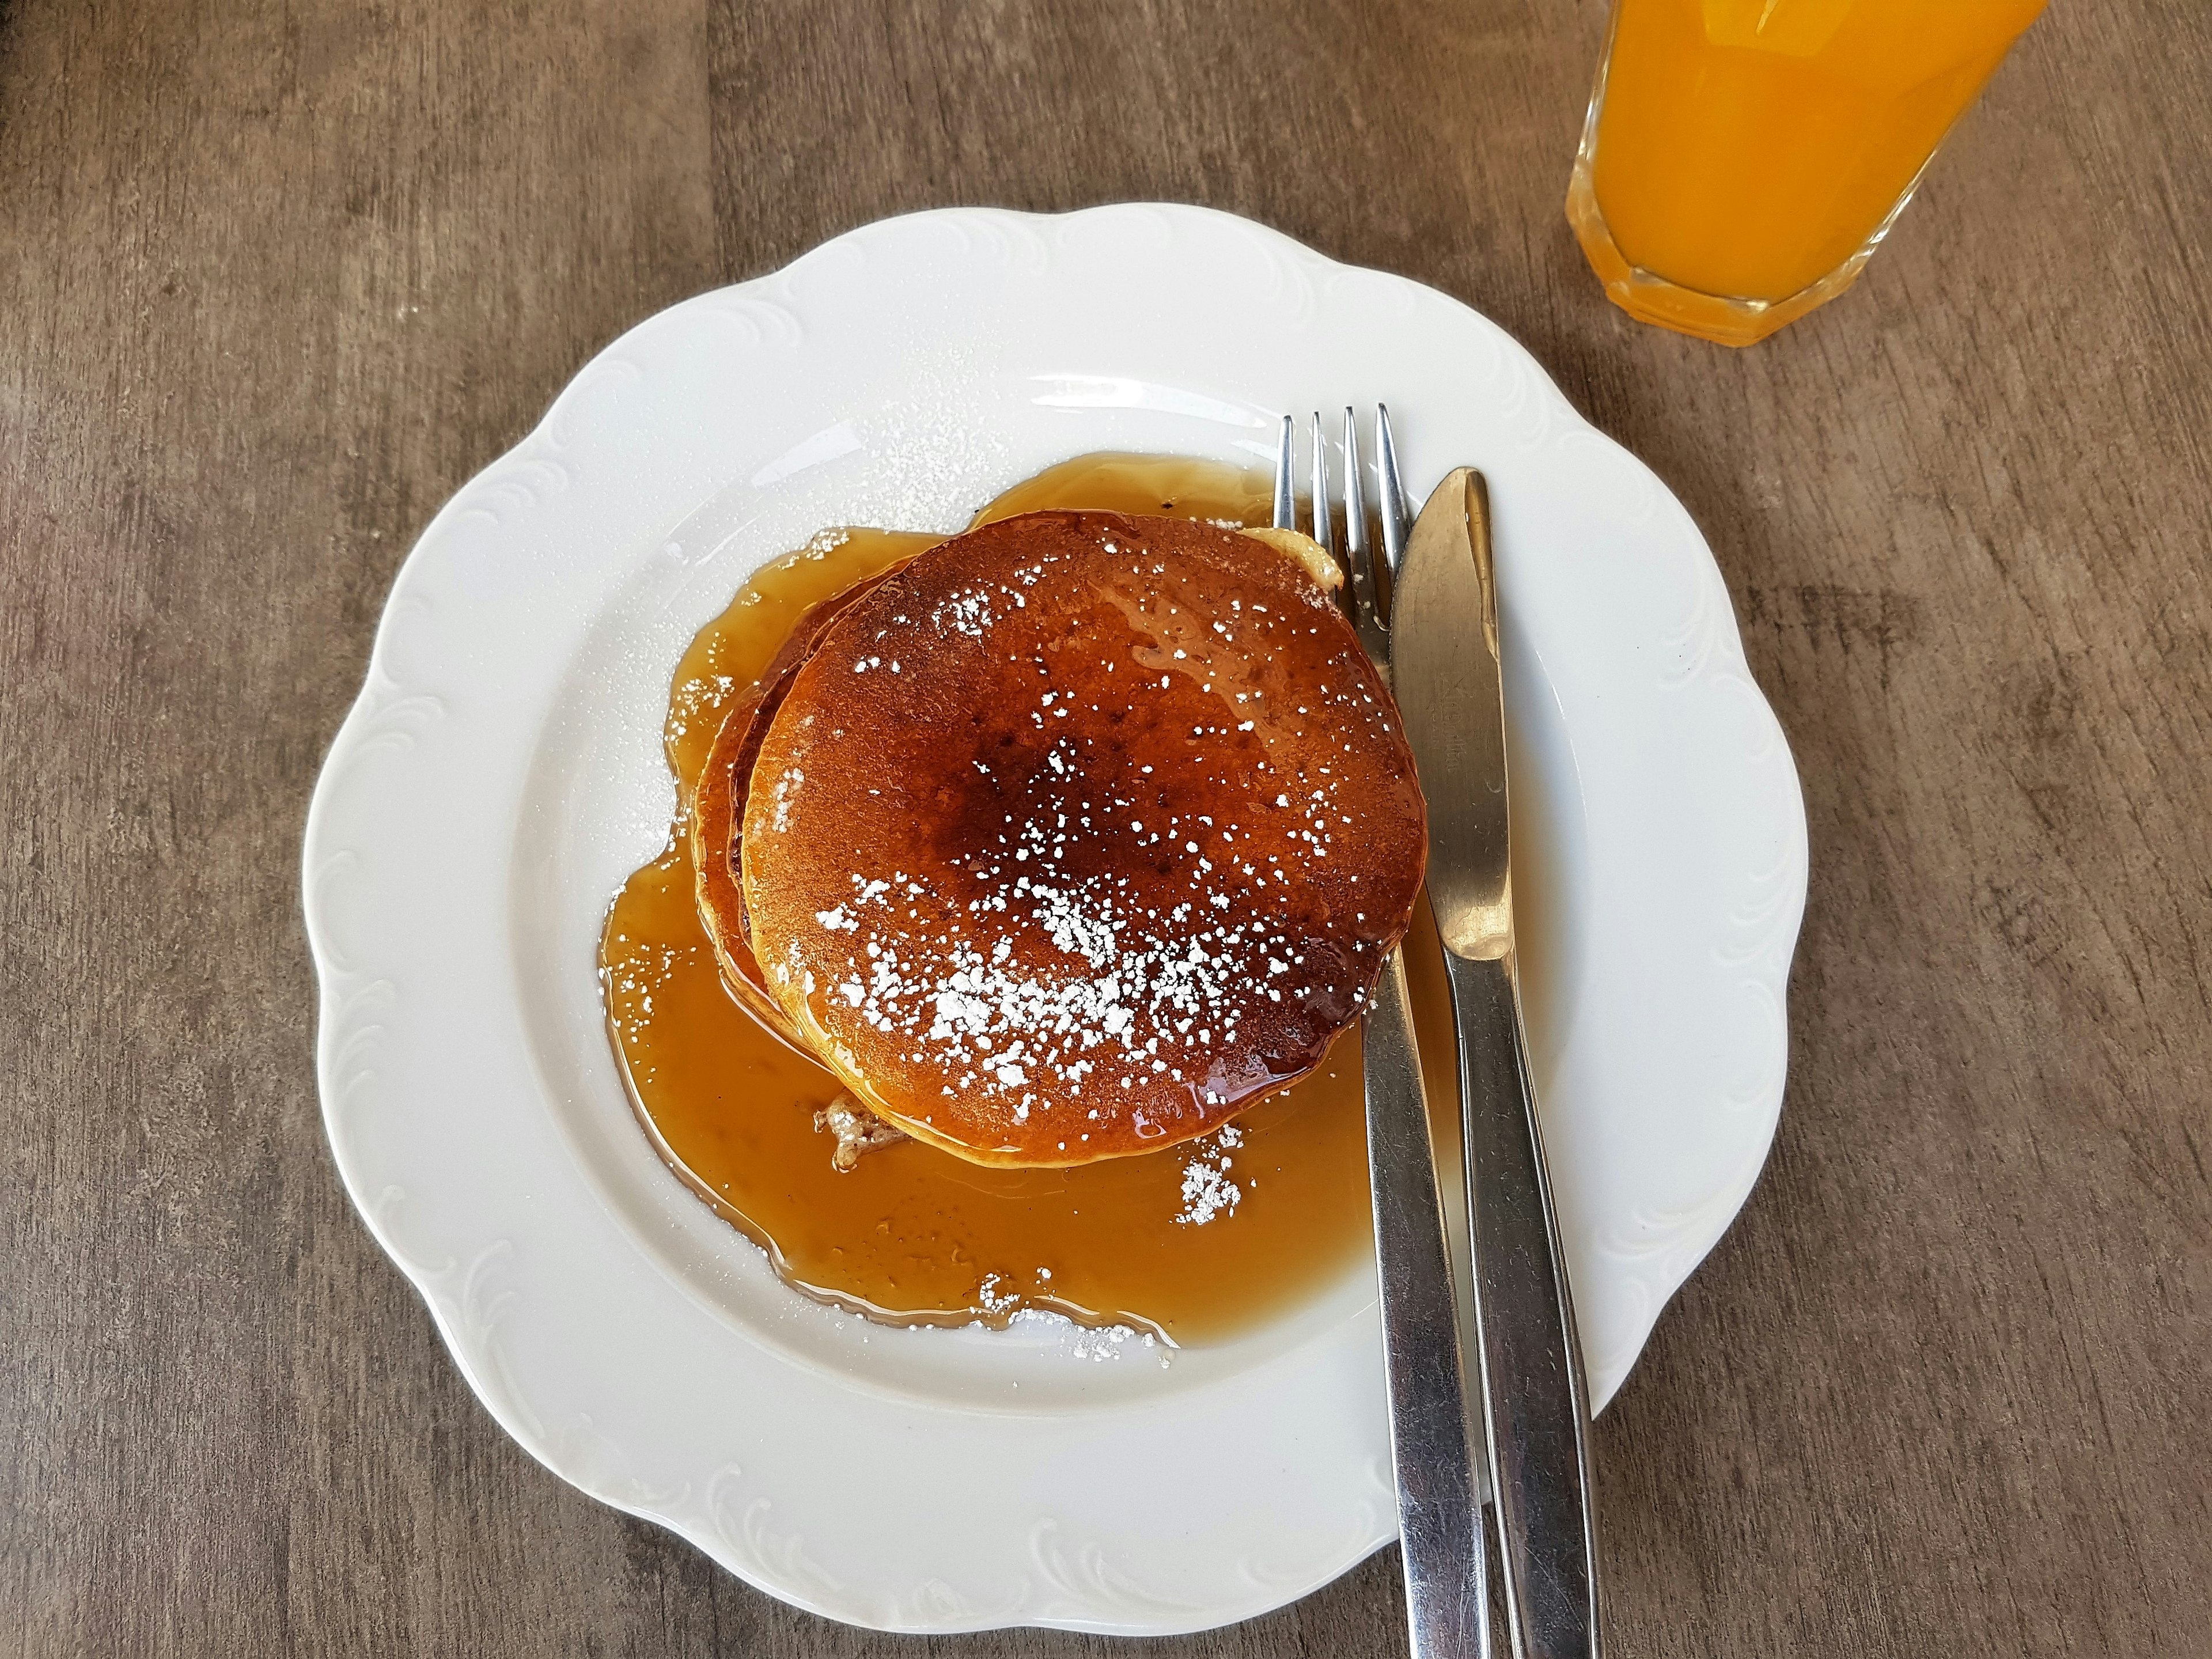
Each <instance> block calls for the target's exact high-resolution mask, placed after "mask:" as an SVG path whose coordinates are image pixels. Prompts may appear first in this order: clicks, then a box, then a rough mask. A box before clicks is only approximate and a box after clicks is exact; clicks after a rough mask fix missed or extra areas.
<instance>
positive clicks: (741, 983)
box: [684, 571, 890, 1057]
mask: <svg viewBox="0 0 2212 1659" xmlns="http://www.w3.org/2000/svg"><path fill="white" fill-rule="evenodd" d="M889 574H890V572H888V571H886V572H885V573H884V575H889ZM882 580H884V576H883V575H879V576H872V577H870V578H869V579H868V580H866V581H864V582H860V583H857V584H855V585H854V586H851V587H848V588H847V589H846V590H845V591H844V592H842V593H840V594H837V595H836V597H835V598H832V599H824V600H823V602H822V603H821V604H820V605H816V606H814V607H813V608H812V609H811V610H810V611H807V612H806V614H805V616H803V617H800V618H799V623H798V625H797V626H796V627H794V628H793V629H792V630H791V635H790V637H789V638H788V639H787V640H785V641H784V642H783V644H782V645H781V647H778V648H777V651H776V653H775V656H773V657H771V658H770V659H769V664H768V666H767V667H766V668H765V669H763V671H762V672H761V677H760V678H759V679H757V680H756V681H755V682H754V683H753V684H752V685H751V686H750V687H748V688H747V689H746V690H745V691H744V694H743V695H742V696H738V697H737V698H735V699H734V700H732V702H731V704H730V708H729V712H728V714H726V715H724V716H723V719H722V724H721V728H720V730H719V731H718V732H715V734H714V747H713V748H712V749H710V750H708V753H707V763H706V765H705V766H704V767H703V768H702V769H701V771H700V774H699V778H698V781H697V783H696V786H695V787H693V789H692V791H691V799H690V805H689V806H688V807H687V809H686V811H685V815H684V816H685V821H686V823H687V825H688V827H689V829H690V836H691V867H692V870H693V871H694V872H695V874H694V877H693V884H694V887H695V889H696V895H697V901H698V906H699V920H700V921H701V923H702V925H703V926H704V927H705V928H706V933H707V938H708V942H709V943H710V944H712V945H714V959H715V961H716V962H717V963H719V964H720V967H721V969H722V979H723V982H724V983H726V985H727V986H728V987H730V994H731V995H732V996H734V997H735V998H736V999H737V1000H738V1003H739V1005H740V1006H743V1007H744V1009H745V1011H746V1012H749V1013H750V1014H751V1015H752V1016H753V1017H754V1018H756V1019H757V1020H759V1021H760V1022H761V1023H762V1024H764V1025H766V1026H767V1027H768V1028H769V1030H771V1031H774V1032H775V1034H776V1035H777V1036H780V1037H781V1038H782V1039H783V1040H784V1041H785V1042H788V1043H790V1044H791V1045H792V1046H793V1048H797V1049H798V1050H799V1052H800V1053H802V1054H808V1055H809V1056H810V1057H811V1054H812V1050H811V1049H810V1048H807V1046H806V1044H805V1042H804V1040H802V1039H801V1038H800V1036H799V1033H798V1031H797V1030H795V1029H793V1025H792V1024H791V1021H790V1019H789V1018H787V1016H786V1015H785V1013H784V1012H783V1008H782V1006H781V1004H780V1003H778V1002H777V1001H776V1000H775V995H774V994H773V993H771V992H770V991H769V988H768V981H767V980H766V979H765V978H763V975H762V974H761V970H760V963H759V962H758V961H757V959H756V958H755V957H754V956H753V952H752V939H751V934H750V929H749V927H747V925H746V921H745V904H744V888H743V887H742V886H741V885H740V884H739V883H738V858H739V851H738V848H739V838H738V828H739V825H738V812H737V803H738V802H739V801H741V800H743V799H744V796H745V789H746V787H747V786H748V784H749V783H750V781H751V778H752V771H753V759H754V757H755V756H757V754H758V753H759V752H760V746H761V739H762V738H763V737H765V736H766V735H767V733H768V727H769V721H770V720H773V719H774V718H775V712H776V710H777V709H779V708H781V707H782V706H783V699H784V695H785V694H786V693H787V691H789V690H790V689H791V681H792V678H793V676H794V675H795V674H797V673H798V672H799V665H801V664H802V663H804V662H805V660H806V659H807V658H808V656H809V655H811V653H812V652H813V650H814V647H816V645H817V644H818V643H819V642H820V641H821V639H822V636H823V633H824V632H825V631H826V630H827V629H828V628H829V624H830V623H833V622H835V621H836V619H837V618H838V617H839V616H841V615H842V614H843V612H844V611H845V609H846V607H847V606H848V605H851V604H853V603H854V601H855V600H856V599H860V598H862V597H863V596H864V595H866V593H868V592H871V591H872V589H873V588H874V587H875V586H876V585H877V584H878V583H879V582H881V581H882Z"/></svg>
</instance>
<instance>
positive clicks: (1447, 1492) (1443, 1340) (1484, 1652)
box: [1275, 404, 1490, 1659]
mask: <svg viewBox="0 0 2212 1659" xmlns="http://www.w3.org/2000/svg"><path fill="white" fill-rule="evenodd" d="M1293 438H1294V432H1293V427H1292V422H1291V417H1290V416H1287V415H1286V416H1284V417H1283V427H1282V441H1281V444H1280V446H1279V449H1278V453H1277V455H1276V460H1275V526H1276V528H1278V529H1282V530H1296V529H1297V527H1298V525H1297V500H1296V489H1295V485H1294V483H1293V482H1292V476H1291V474H1292V466H1291V449H1292V444H1293ZM1376 449H1377V451H1378V452H1379V454H1380V457H1381V461H1382V467H1381V476H1380V480H1379V484H1380V488H1379V490H1378V492H1377V493H1378V494H1379V495H1380V497H1381V507H1382V512H1381V515H1380V517H1381V521H1382V532H1383V553H1384V557H1385V560H1386V562H1387V563H1388V565H1389V568H1390V570H1392V571H1395V569H1396V568H1397V564H1398V560H1399V558H1400V556H1401V554H1402V553H1403V551H1404V549H1405V545H1406V533H1407V528H1408V524H1409V521H1408V520H1407V514H1406V498H1405V491H1404V489H1402V488H1401V485H1400V483H1399V478H1398V455H1397V447H1396V445H1395V443H1394V442H1393V441H1392V440H1391V434H1390V416H1389V411H1388V410H1385V409H1383V408H1382V407H1381V406H1380V405H1379V404H1378V405H1377V406H1376ZM1361 475H1362V468H1361V466H1360V458H1359V428H1358V422H1357V421H1356V420H1355V419H1354V417H1353V415H1352V410H1349V409H1347V410H1345V411H1344V476H1345V489H1344V548H1343V550H1342V553H1341V555H1340V559H1341V562H1342V563H1343V565H1344V567H1345V573H1346V584H1345V599H1346V608H1347V611H1348V613H1349V615H1350V617H1351V619H1352V626H1353V628H1354V629H1357V630H1358V635H1359V641H1360V644H1361V645H1362V646H1364V647H1365V648H1366V651H1367V654H1368V656H1369V658H1370V659H1371V660H1372V661H1373V662H1374V664H1375V666H1376V671H1378V672H1380V673H1381V674H1382V676H1383V680H1384V682H1385V683H1386V684H1387V683H1388V682H1389V678H1390V635H1389V626H1388V616H1389V612H1388V610H1387V606H1388V604H1389V599H1388V595H1387V594H1386V593H1385V592H1384V591H1383V582H1382V580H1381V578H1380V577H1378V575H1377V574H1376V568H1375V557H1374V550H1373V547H1372V544H1371V543H1370V539H1369V536H1368V527H1367V510H1366V501H1365V497H1364V491H1363V489H1362V487H1361V486H1362V482H1363V480H1362V476H1361ZM1310 482H1311V486H1312V534H1313V538H1314V539H1315V540H1316V541H1317V542H1319V543H1320V544H1322V546H1323V547H1324V548H1327V549H1328V550H1329V552H1330V553H1331V555H1332V556H1339V555H1338V550H1337V547H1336V538H1335V534H1334V526H1333V525H1332V524H1331V522H1330V519H1331V513H1330V492H1329V476H1328V441H1327V440H1326V439H1325V438H1324V437H1323V435H1322V425H1321V416H1320V415H1319V414H1316V415H1315V416H1314V417H1313V448H1312V469H1311V479H1310ZM1361 1039H1362V1042H1361V1047H1362V1053H1363V1056H1364V1065H1365V1068H1366V1079H1365V1080H1366V1088H1367V1162H1368V1172H1369V1179H1370V1182H1371V1184H1372V1186H1373V1188H1374V1194H1375V1254H1376V1266H1377V1269H1378V1273H1379V1277H1380V1281H1381V1287H1382V1297H1383V1355H1384V1358H1385V1360H1386V1362H1387V1364H1388V1366H1389V1399H1390V1451H1391V1460H1392V1462H1393V1463H1394V1464H1395V1468H1396V1472H1397V1480H1398V1528H1399V1534H1400V1539H1401V1557H1402V1562H1403V1565H1404V1569H1405V1574H1406V1617H1407V1624H1408V1626H1409V1627H1410V1631H1411V1636H1412V1652H1413V1659H1466V1656H1476V1659H1489V1655H1490V1626H1489V1621H1488V1618H1487V1611H1488V1604H1487V1585H1486V1570H1485V1565H1484V1559H1483V1532H1482V1512H1481V1495H1482V1486H1481V1477H1480V1474H1479V1473H1478V1470H1477V1466H1476V1462H1475V1441H1474V1437H1473V1435H1472V1433H1471V1431H1470V1425H1471V1424H1472V1423H1473V1422H1474V1421H1475V1420H1477V1419H1476V1417H1475V1415H1474V1414H1473V1413H1470V1411H1469V1409H1468V1408H1469V1405H1470V1403H1471V1401H1472V1396H1471V1395H1469V1393H1468V1389H1469V1388H1470V1387H1472V1386H1478V1384H1477V1379H1478V1378H1479V1376H1480V1370H1478V1368H1477V1367H1476V1366H1475V1365H1474V1364H1471V1363H1470V1362H1469V1361H1468V1358H1466V1356H1467V1353H1468V1346H1467V1342H1466V1340H1465V1334H1463V1333H1462V1329H1461V1325H1460V1319H1459V1311H1458V1310H1459V1307H1460V1287H1459V1286H1458V1285H1456V1284H1455V1279H1454V1274H1453V1268H1452V1260H1451V1251H1450V1249H1449V1246H1448V1244H1447V1243H1446V1237H1447V1234H1446V1229H1447V1227H1448V1225H1449V1222H1448V1218H1447V1213H1446V1211H1445V1209H1444V1206H1443V1184H1442V1183H1441V1182H1440V1181H1439V1179H1438V1172H1437V1154H1436V1152H1435V1151H1434V1150H1432V1148H1431V1144H1430V1139H1429V1111H1428V1099H1427V1096H1426V1095H1425V1093H1424V1091H1423V1090H1422V1086H1421V1066H1420V1060H1419V1054H1418V1051H1417V1050H1416V1048H1415V1047H1414V1042H1413V1011H1412V1006H1411V1004H1410V1002H1409V1000H1408V998H1407V990H1406V965H1405V961H1404V958H1403V957H1401V955H1400V953H1399V952H1398V951H1392V952H1391V953H1390V957H1389V961H1387V962H1386V963H1383V973H1382V977H1381V978H1380V980H1379V981H1377V982H1376V987H1375V995H1374V998H1373V1000H1371V1001H1370V1002H1369V1004H1368V1006H1367V1012H1366V1015H1365V1017H1364V1020H1363V1021H1362V1030H1361Z"/></svg>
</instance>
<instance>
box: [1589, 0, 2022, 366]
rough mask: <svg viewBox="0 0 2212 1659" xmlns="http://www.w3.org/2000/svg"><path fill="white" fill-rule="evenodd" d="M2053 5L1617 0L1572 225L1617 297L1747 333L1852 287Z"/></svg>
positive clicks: (1648, 313)
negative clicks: (1956, 130) (2014, 49)
mask: <svg viewBox="0 0 2212 1659" xmlns="http://www.w3.org/2000/svg"><path fill="white" fill-rule="evenodd" d="M2044 3H2045V0H1613V25H1612V28H1611V31H1610V33H1608V35H1607V41H1606V51H1605V57H1604V58H1603V59H1602V60H1601V62H1600V63H1599V64H1598V70H1597V87H1596V89H1595V91H1594V92H1593V93H1592V94H1590V106H1589V118H1588V119H1587V120H1586V121H1585V122H1584V123H1583V141H1582V147H1581V149H1579V150H1578V151H1577V154H1576V156H1575V173H1574V180H1573V183H1572V184H1571V185H1569V187H1568V191H1567V218H1568V220H1569V221H1570V222H1571V223H1572V224H1573V226H1574V228H1575V234H1577V236H1578V237H1579V238H1580V239H1581V240H1582V245H1583V253H1584V254H1585V255H1586V256H1587V257H1588V258H1589V262H1590V266H1591V268H1592V269H1593V270H1595V271H1596V272H1597V274H1598V277H1599V279H1600V280H1601V282H1603V283H1604V284H1605V289H1606V292H1607V295H1610V296H1611V297H1612V299H1613V303H1614V304H1616V305H1618V306H1620V307H1621V309H1622V310H1624V311H1626V312H1627V313H1629V314H1630V315H1631V316H1632V317H1638V318H1641V319H1643V320H1644V321H1645V322H1650V323H1657V324H1659V325H1662V326H1663V327H1666V328H1672V329H1677V330H1680V331H1681V332H1683V333H1685V334H1695V335H1698V336H1699V337H1703V338H1705V339H1708V340H1717V341H1718V342H1720V343H1722V344H1724V345H1749V344H1751V343H1753V341H1754V340H1760V339H1764V338H1765V337H1766V336H1767V335H1769V334H1771V333H1772V332H1774V331H1775V330H1776V329H1778V328H1780V327H1781V326H1782V325H1784V323H1787V322H1790V320H1792V319H1795V318H1798V317H1802V316H1803V315H1804V314H1805V313H1807V312H1808V311H1810V310H1812V309H1813V307H1815V306H1817V305H1820V304H1821V303H1822V302H1823V301H1828V300H1832V299H1833V298H1834V297H1835V296H1836V295H1838V294H1840V293H1842V292H1843V291H1844V289H1846V288H1848V287H1850V284H1851V281H1852V279H1853V278H1854V277H1856V276H1857V275H1858V274H1859V271H1860V270H1861V269H1862V268H1863V266H1864V265H1865V264H1866V262H1867V259H1868V258H1869V256H1870V255H1871V254H1872V253H1873V252H1874V251H1875V247H1876V246H1879V245H1880V244H1881V239H1882V237H1883V236H1884V235H1885V234H1887V232H1888V229H1889V227H1890V225H1891V224H1892V223H1893V222H1894V221H1895V219H1896V217H1897V216H1898V214H1899V211H1900V210H1902V209H1903V208H1904V206H1905V203H1906V202H1907V201H1909V200H1910V199H1911V196H1912V190H1913V186H1914V185H1917V183H1919V181H1920V175H1921V174H1922V173H1923V171H1924V170H1925V169H1926V167H1927V166H1928V161H1929V157H1930V156H1932V155H1934V154H1935V153H1936V146H1937V145H1938V144H1939V143H1942V140H1943V136H1944V135H1945V134H1946V133H1947V132H1948V131H1950V130H1951V126H1952V124H1953V123H1954V121H1956V120H1957V119H1958V118H1959V117H1960V114H1962V113H1963V112H1965V110H1966V106H1968V105H1970V104H1972V102H1973V101H1974V98H1975V95H1976V94H1978V93H1979V92H1980V91H1981V89H1982V87H1983V84H1984V82H1987V81H1988V80H1989V78H1990V75H1991V74H1992V73H1993V72H1994V71H1995V70H1996V66H1997V65H1998V64H2000V63H2002V61H2003V60H2004V55H2005V53H2006V52H2008V50H2009V49H2010V48H2011V46H2012V43H2013V42H2014V41H2015V40H2017V39H2019V38H2020V35H2021V32H2022V31H2023V30H2025V29H2026V28H2027V26H2028V25H2029V24H2030V23H2032V22H2033V21H2035V18H2036V15H2037V14H2038V13H2039V12H2040V11H2041V10H2042V9H2043V7H2044Z"/></svg>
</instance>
